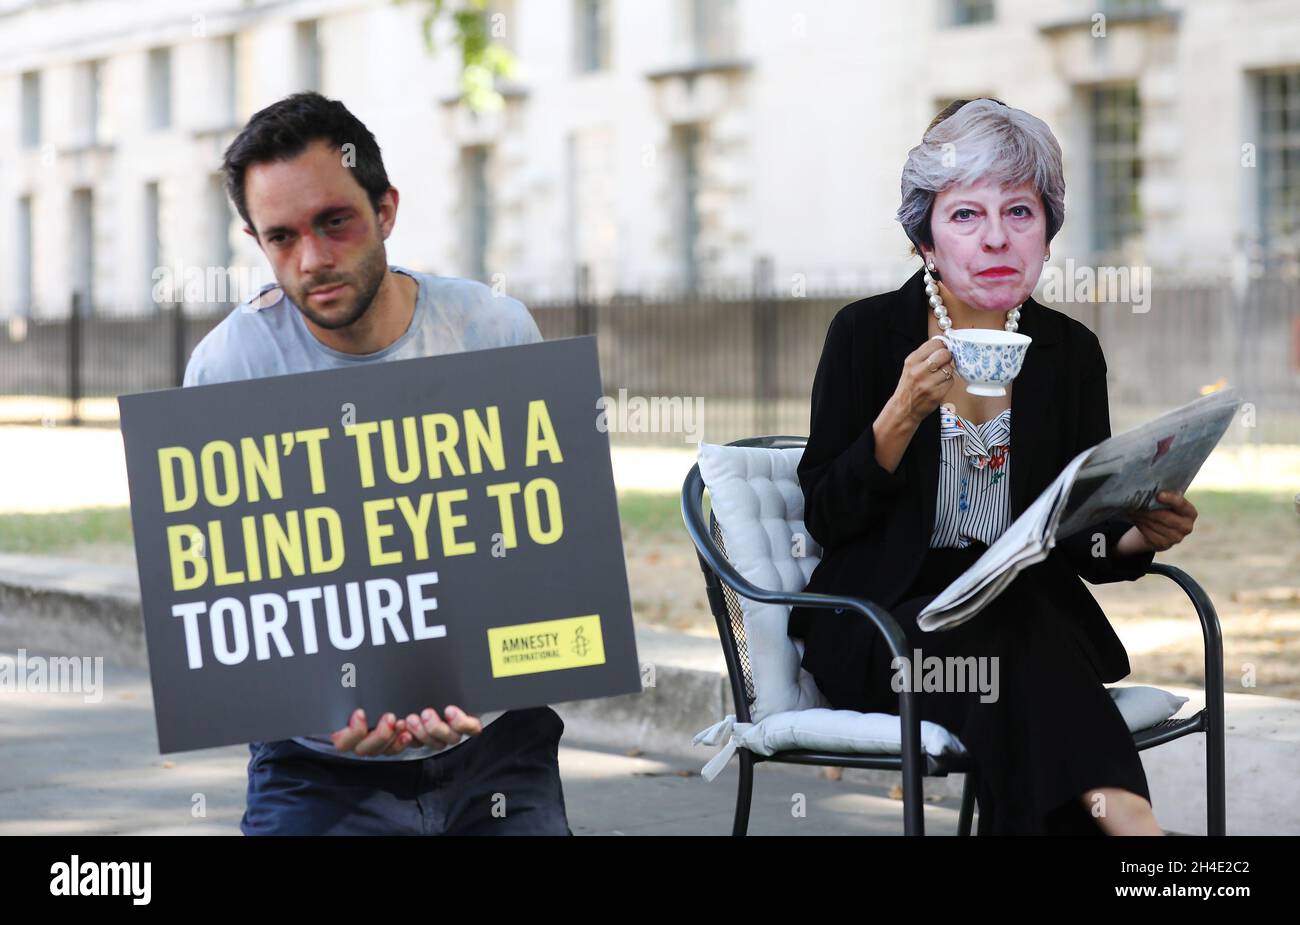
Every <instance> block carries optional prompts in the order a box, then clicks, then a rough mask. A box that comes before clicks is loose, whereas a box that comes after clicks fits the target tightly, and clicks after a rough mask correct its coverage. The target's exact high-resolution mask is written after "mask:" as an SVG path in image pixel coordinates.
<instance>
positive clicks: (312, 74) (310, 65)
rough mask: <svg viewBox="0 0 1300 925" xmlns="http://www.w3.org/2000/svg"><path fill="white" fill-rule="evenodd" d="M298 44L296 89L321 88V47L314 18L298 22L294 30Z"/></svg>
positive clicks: (318, 31) (318, 89) (316, 89)
mask: <svg viewBox="0 0 1300 925" xmlns="http://www.w3.org/2000/svg"><path fill="white" fill-rule="evenodd" d="M296 36H297V38H296V44H297V46H298V89H299V90H315V91H316V92H318V93H319V92H320V89H321V47H320V30H319V28H318V25H317V22H316V20H314V19H309V20H306V21H304V22H300V23H298V26H297V30H296Z"/></svg>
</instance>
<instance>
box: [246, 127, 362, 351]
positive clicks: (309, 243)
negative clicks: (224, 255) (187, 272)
mask: <svg viewBox="0 0 1300 925" xmlns="http://www.w3.org/2000/svg"><path fill="white" fill-rule="evenodd" d="M244 196H245V201H246V207H247V209H248V213H249V218H250V219H251V220H252V222H253V227H254V228H255V229H256V233H257V239H258V241H259V243H260V244H261V245H262V250H263V252H264V253H265V254H266V256H267V259H268V260H269V261H270V262H271V268H272V270H273V271H274V273H275V278H276V280H277V281H278V282H279V283H280V286H281V287H282V288H283V289H284V291H285V293H286V294H288V296H289V298H290V299H291V300H292V301H293V303H294V305H296V306H298V309H299V310H300V311H301V312H302V313H303V315H304V316H306V318H307V320H308V321H310V322H311V323H312V324H314V325H316V326H318V327H320V328H324V329H326V330H337V329H339V328H345V327H347V326H348V325H351V324H355V323H356V322H357V321H358V320H359V319H360V318H361V317H362V316H363V315H365V313H366V311H367V310H368V309H369V308H370V306H371V304H372V303H373V302H374V299H375V294H376V293H377V292H378V291H379V287H380V284H381V283H382V282H383V279H384V274H385V273H386V272H387V271H388V255H387V250H386V249H385V247H384V239H385V238H386V237H387V234H386V233H385V232H384V229H383V228H382V227H381V216H380V215H378V214H376V211H375V208H374V207H373V206H372V205H371V203H370V198H369V196H368V195H367V194H366V191H365V190H364V189H362V188H361V185H360V184H359V183H357V181H356V179H355V178H354V177H353V176H352V172H351V170H350V169H349V168H348V167H347V166H345V165H344V163H343V155H342V152H341V151H339V149H337V148H334V147H332V146H331V145H330V144H329V143H328V142H326V141H323V140H322V141H314V142H312V143H311V144H309V145H308V146H307V147H306V148H305V149H304V150H303V152H302V153H301V154H299V155H298V156H296V157H293V158H290V159H289V160H283V161H272V162H269V163H261V164H253V165H252V166H250V167H249V168H248V171H247V173H246V174H245V175H244Z"/></svg>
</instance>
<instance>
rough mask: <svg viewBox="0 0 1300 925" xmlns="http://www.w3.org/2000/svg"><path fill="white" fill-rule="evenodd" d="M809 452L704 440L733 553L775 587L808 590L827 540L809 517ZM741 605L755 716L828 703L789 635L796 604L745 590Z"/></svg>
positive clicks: (717, 512)
mask: <svg viewBox="0 0 1300 925" xmlns="http://www.w3.org/2000/svg"><path fill="white" fill-rule="evenodd" d="M802 456H803V449H802V448H792V449H780V450H778V449H764V448H761V447H736V446H718V445H717V444H712V443H702V444H700V450H699V464H700V475H701V476H702V477H703V478H704V484H705V485H707V486H708V489H709V498H710V500H711V502H712V504H713V514H714V516H715V517H716V518H717V519H718V523H719V524H720V525H721V527H722V539H723V542H724V543H725V544H726V547H727V558H728V559H730V560H731V564H732V565H734V566H735V567H736V570H737V571H738V572H740V574H741V575H743V576H744V577H745V578H746V579H747V580H748V581H750V582H752V583H753V584H755V585H757V586H758V587H760V588H766V589H768V590H770V591H789V592H798V591H802V590H803V589H804V587H805V586H806V585H807V584H808V579H809V578H811V577H812V573H813V569H815V568H816V567H817V563H818V562H819V561H821V552H822V551H821V547H820V546H818V545H817V544H816V542H815V541H814V540H813V539H812V537H811V536H810V535H809V534H808V532H807V530H806V529H805V528H804V524H803V490H802V489H801V488H800V487H799V478H798V475H797V472H796V470H797V468H798V466H799V459H800V458H801V457H802ZM796 554H801V555H796ZM741 611H742V612H743V614H744V623H745V639H746V643H747V646H748V649H749V660H750V667H751V669H752V673H753V680H754V704H753V706H752V707H751V709H750V715H751V716H752V717H753V718H754V720H755V722H757V721H758V720H761V719H762V718H763V717H765V716H770V715H772V714H774V713H782V712H785V711H786V710H806V709H809V708H811V707H820V706H827V705H828V704H827V703H826V701H825V699H824V698H823V697H822V695H821V693H820V691H818V690H817V685H816V684H815V683H814V682H813V679H812V675H810V674H808V672H806V671H804V670H803V668H802V667H800V665H799V662H800V661H801V660H802V659H803V652H802V643H796V641H795V640H793V639H791V638H790V637H789V636H788V635H786V629H787V626H788V624H789V622H790V608H789V607H786V606H784V605H782V604H760V603H758V602H756V601H751V600H748V599H746V598H741Z"/></svg>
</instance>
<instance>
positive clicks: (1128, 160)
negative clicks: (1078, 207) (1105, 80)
mask: <svg viewBox="0 0 1300 925" xmlns="http://www.w3.org/2000/svg"><path fill="white" fill-rule="evenodd" d="M1089 95H1090V97H1091V101H1090V106H1089V113H1090V116H1091V120H1090V121H1091V124H1090V126H1089V128H1090V132H1091V145H1090V149H1091V150H1090V153H1091V161H1092V163H1091V168H1092V169H1091V177H1092V196H1091V198H1092V246H1093V250H1094V251H1095V252H1097V253H1098V254H1106V253H1115V252H1118V251H1121V250H1123V248H1124V247H1125V245H1126V244H1127V243H1129V242H1130V241H1131V240H1132V239H1134V238H1136V237H1138V236H1139V235H1141V233H1142V207H1141V201H1140V199H1139V196H1138V187H1139V184H1140V183H1141V180H1142V158H1141V156H1140V155H1139V153H1138V141H1139V130H1140V127H1141V124H1142V111H1141V108H1140V106H1139V104H1138V95H1137V86H1136V84H1123V85H1118V86H1111V87H1096V88H1093V89H1091V90H1090V91H1089Z"/></svg>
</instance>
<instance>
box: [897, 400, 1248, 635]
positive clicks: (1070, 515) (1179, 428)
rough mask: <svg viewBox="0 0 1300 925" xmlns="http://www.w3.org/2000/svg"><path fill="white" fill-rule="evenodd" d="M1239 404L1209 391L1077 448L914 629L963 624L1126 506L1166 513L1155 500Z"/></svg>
mask: <svg viewBox="0 0 1300 925" xmlns="http://www.w3.org/2000/svg"><path fill="white" fill-rule="evenodd" d="M1240 404H1241V399H1239V398H1237V395H1236V391H1235V390H1234V389H1231V388H1227V389H1222V390H1220V391H1217V392H1211V393H1210V394H1209V395H1205V396H1202V397H1201V398H1198V399H1196V400H1195V401H1193V402H1189V403H1188V404H1186V405H1183V406H1182V407H1181V408H1177V409H1175V410H1173V411H1170V412H1169V413H1168V414H1164V415H1161V416H1160V417H1158V418H1156V419H1155V420H1154V421H1149V422H1147V423H1146V424H1143V425H1141V426H1139V427H1135V428H1133V429H1132V430H1127V431H1125V432H1124V433H1122V434H1117V435H1116V436H1113V437H1111V438H1109V439H1107V440H1103V441H1102V442H1101V443H1099V444H1097V445H1096V446H1094V447H1092V448H1091V449H1088V450H1084V451H1083V452H1082V453H1080V454H1079V455H1078V456H1076V457H1075V458H1074V459H1073V460H1071V461H1070V464H1069V465H1067V466H1066V467H1065V469H1064V470H1063V471H1062V472H1061V474H1060V475H1059V476H1057V478H1056V481H1054V482H1052V484H1051V485H1049V486H1048V487H1047V489H1046V490H1045V491H1044V492H1043V493H1042V494H1041V495H1039V496H1038V500H1036V501H1035V502H1034V503H1033V504H1031V505H1030V506H1029V507H1028V508H1027V509H1026V510H1025V512H1024V513H1023V514H1021V515H1020V516H1019V517H1017V518H1016V520H1015V522H1014V523H1012V524H1011V526H1010V527H1008V528H1007V529H1006V531H1005V532H1004V533H1003V534H1002V535H1001V536H1000V537H998V539H997V540H996V541H995V542H994V543H993V545H991V546H990V547H989V548H988V550H986V551H985V553H984V555H982V556H980V557H979V559H978V560H976V562H975V564H974V565H972V566H971V567H970V568H969V569H967V570H966V571H965V572H963V573H962V574H961V576H959V577H958V578H957V580H956V581H954V582H953V583H952V584H950V585H949V586H948V587H947V588H945V589H944V590H943V592H942V593H941V594H939V596H938V597H936V598H935V599H934V600H933V601H931V602H930V603H929V605H927V606H926V608H925V609H924V610H922V611H921V613H920V615H919V617H918V618H917V625H918V626H919V627H920V628H921V629H922V630H938V629H950V628H952V627H954V626H957V625H959V624H961V623H965V622H966V621H967V620H969V619H970V618H971V617H973V616H975V614H977V613H979V612H980V611H981V610H982V609H983V608H984V606H985V605H986V604H988V602H989V601H991V600H993V598H995V597H997V596H998V595H999V594H1000V593H1002V590H1003V589H1004V588H1006V586H1007V585H1009V584H1011V582H1012V581H1013V580H1014V579H1015V577H1016V575H1017V574H1018V573H1019V572H1020V570H1021V569H1024V568H1026V567H1028V566H1030V565H1033V564H1034V563H1036V562H1041V561H1042V560H1043V559H1046V558H1047V556H1048V554H1049V553H1050V552H1051V550H1052V548H1053V547H1054V546H1055V545H1056V541H1057V540H1058V539H1064V538H1066V537H1068V536H1072V535H1073V534H1075V533H1078V532H1080V531H1081V530H1084V529H1086V528H1087V527H1089V526H1092V525H1094V524H1097V523H1099V522H1101V521H1103V520H1106V519H1107V518H1109V517H1125V516H1127V512H1129V511H1131V510H1134V509H1138V510H1165V509H1168V507H1169V506H1168V505H1167V504H1162V503H1160V502H1158V501H1156V500H1155V499H1156V495H1157V494H1158V493H1160V492H1162V491H1175V492H1179V493H1182V492H1184V491H1186V490H1187V486H1188V485H1190V484H1191V483H1192V479H1193V478H1195V477H1196V473H1197V472H1198V471H1200V468H1201V466H1202V465H1203V464H1204V463H1205V460H1206V458H1207V457H1208V456H1209V455H1210V451H1211V450H1213V449H1214V447H1215V445H1216V444H1218V442H1219V439H1220V438H1221V437H1222V436H1223V434H1224V431H1226V430H1227V429H1228V425H1229V424H1231V423H1232V419H1233V417H1234V416H1235V415H1236V413H1237V407H1238V406H1239V405H1240Z"/></svg>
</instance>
